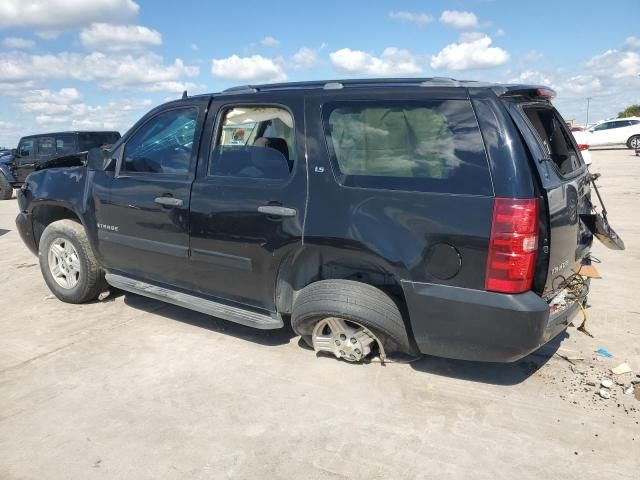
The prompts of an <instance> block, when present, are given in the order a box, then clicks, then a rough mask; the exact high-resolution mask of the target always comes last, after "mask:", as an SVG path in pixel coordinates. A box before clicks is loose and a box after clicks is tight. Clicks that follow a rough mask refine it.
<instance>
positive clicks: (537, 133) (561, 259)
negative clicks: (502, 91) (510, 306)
mask: <svg viewBox="0 0 640 480" xmlns="http://www.w3.org/2000/svg"><path fill="white" fill-rule="evenodd" d="M507 105H508V106H509V109H510V110H511V113H512V116H513V118H514V120H515V121H516V124H517V125H518V127H519V128H520V130H521V132H522V134H523V137H524V138H525V140H526V141H527V143H528V145H529V149H530V151H531V154H532V157H533V159H534V163H535V168H536V171H537V172H538V174H539V177H540V181H541V184H542V187H543V189H544V191H545V193H546V203H547V205H546V209H547V213H548V225H547V226H546V227H547V228H548V239H545V241H548V245H543V249H546V251H547V252H548V270H547V280H546V284H545V287H544V292H543V294H546V293H550V292H552V291H553V290H555V288H557V286H558V284H559V283H560V281H561V280H562V279H563V278H566V277H567V276H569V275H571V274H572V269H573V268H574V266H575V265H576V263H579V262H580V261H581V260H582V258H584V257H585V256H586V255H587V254H588V253H589V251H590V248H591V243H592V239H593V237H592V235H591V233H590V232H589V231H588V230H587V228H586V226H585V225H584V224H583V223H582V222H581V221H580V214H586V213H589V212H590V211H591V200H590V178H589V172H588V170H587V167H586V165H585V164H584V163H583V161H582V158H581V157H580V155H579V153H578V150H577V148H576V144H575V141H574V140H573V138H572V136H571V133H570V132H569V131H568V129H567V128H566V126H565V125H566V124H565V122H564V120H563V119H562V117H561V116H560V114H559V113H558V112H557V111H556V110H555V109H554V108H553V106H551V104H550V103H548V102H528V103H515V102H514V103H512V102H507Z"/></svg>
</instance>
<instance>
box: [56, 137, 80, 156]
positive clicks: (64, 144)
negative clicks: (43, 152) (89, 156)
mask: <svg viewBox="0 0 640 480" xmlns="http://www.w3.org/2000/svg"><path fill="white" fill-rule="evenodd" d="M75 150H76V149H75V138H74V135H67V134H62V135H57V136H56V153H57V154H58V155H64V154H69V153H74V152H75Z"/></svg>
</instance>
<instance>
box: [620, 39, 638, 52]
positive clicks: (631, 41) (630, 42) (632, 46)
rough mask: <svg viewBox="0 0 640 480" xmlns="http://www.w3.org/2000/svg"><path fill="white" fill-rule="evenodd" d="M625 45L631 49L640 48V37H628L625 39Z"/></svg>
mask: <svg viewBox="0 0 640 480" xmlns="http://www.w3.org/2000/svg"><path fill="white" fill-rule="evenodd" d="M624 47H625V48H628V49H630V50H634V49H640V38H639V37H633V36H631V37H627V39H626V40H625V41H624Z"/></svg>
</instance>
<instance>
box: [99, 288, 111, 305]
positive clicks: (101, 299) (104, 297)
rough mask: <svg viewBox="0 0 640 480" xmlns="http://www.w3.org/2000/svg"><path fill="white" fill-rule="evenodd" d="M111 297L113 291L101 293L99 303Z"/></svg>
mask: <svg viewBox="0 0 640 480" xmlns="http://www.w3.org/2000/svg"><path fill="white" fill-rule="evenodd" d="M109 295H111V290H109V289H107V290H105V291H104V292H101V293H100V295H98V301H99V302H101V301H103V300H105V299H106V298H108V297H109Z"/></svg>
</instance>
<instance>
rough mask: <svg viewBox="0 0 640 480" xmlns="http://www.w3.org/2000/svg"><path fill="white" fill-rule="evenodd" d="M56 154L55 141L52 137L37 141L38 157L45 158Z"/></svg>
mask: <svg viewBox="0 0 640 480" xmlns="http://www.w3.org/2000/svg"><path fill="white" fill-rule="evenodd" d="M55 153H56V141H55V139H54V138H53V137H42V138H39V139H38V156H40V157H47V156H50V155H53V154H55Z"/></svg>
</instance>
